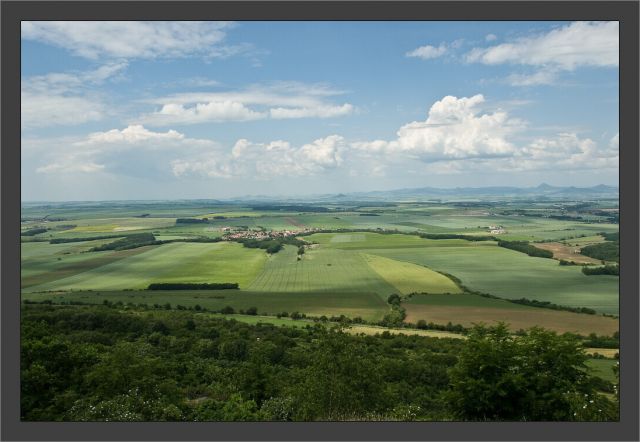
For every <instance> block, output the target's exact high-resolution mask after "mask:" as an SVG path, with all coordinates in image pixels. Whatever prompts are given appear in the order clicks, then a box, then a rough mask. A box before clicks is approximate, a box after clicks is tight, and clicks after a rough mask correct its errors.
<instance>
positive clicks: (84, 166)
mask: <svg viewBox="0 0 640 442" xmlns="http://www.w3.org/2000/svg"><path fill="white" fill-rule="evenodd" d="M102 169H104V165H102V164H96V163H76V162H69V161H68V162H65V163H51V164H48V165H46V166H42V167H38V168H37V169H36V172H37V173H74V172H80V173H94V172H100V171H101V170H102Z"/></svg>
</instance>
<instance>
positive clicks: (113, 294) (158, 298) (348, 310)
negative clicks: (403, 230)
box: [22, 290, 389, 321]
mask: <svg viewBox="0 0 640 442" xmlns="http://www.w3.org/2000/svg"><path fill="white" fill-rule="evenodd" d="M22 298H23V299H24V300H31V301H42V300H46V299H51V300H53V301H56V302H68V301H80V302H84V303H92V304H102V303H103V302H104V300H105V299H106V300H109V301H111V302H118V301H120V302H122V303H125V304H126V303H128V302H132V303H134V304H147V305H149V306H152V305H153V304H158V305H164V304H166V303H169V304H171V305H172V306H173V307H176V306H178V305H182V306H184V307H194V306H196V305H200V306H201V307H205V308H207V309H209V310H219V309H221V308H224V307H226V306H230V307H233V308H234V309H235V310H236V311H239V310H241V309H242V310H245V309H247V308H249V307H257V309H258V312H259V313H261V314H270V315H276V314H278V313H281V312H288V313H292V312H295V311H297V312H299V313H305V314H307V315H313V316H322V315H325V316H327V317H331V316H340V315H345V316H349V317H356V316H360V317H361V318H363V319H366V320H371V321H376V320H380V319H382V317H383V316H384V315H385V314H386V313H387V312H388V311H389V306H388V305H387V304H386V303H385V302H384V301H383V300H382V299H380V297H379V296H377V295H376V294H374V293H353V292H352V293H339V292H331V293H295V292H291V293H264V292H251V291H242V290H216V291H192V290H179V291H169V290H167V291H164V290H162V291H147V290H134V291H106V290H105V291H103V290H100V291H74V292H59V293H23V295H22Z"/></svg>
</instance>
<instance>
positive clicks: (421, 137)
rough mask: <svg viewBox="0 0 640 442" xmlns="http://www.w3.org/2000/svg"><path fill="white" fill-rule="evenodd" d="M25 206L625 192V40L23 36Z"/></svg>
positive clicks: (557, 30) (329, 32)
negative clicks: (510, 189)
mask: <svg viewBox="0 0 640 442" xmlns="http://www.w3.org/2000/svg"><path fill="white" fill-rule="evenodd" d="M21 29H22V38H21V40H22V41H21V46H22V54H21V134H22V137H21V138H22V145H21V177H22V190H21V191H22V200H23V201H74V200H83V201H88V200H92V201H96V200H121V199H134V200H139V199H193V198H214V199H215V198H233V197H238V196H247V195H266V196H295V195H306V194H324V193H346V192H356V191H371V190H392V189H400V188H412V187H483V186H519V187H529V186H537V185H539V184H540V183H543V182H545V183H548V184H552V185H559V186H565V185H574V186H593V185H597V184H608V185H617V183H618V87H619V85H618V73H619V68H618V66H619V63H618V22H560V21H553V22H551V21H549V22H523V21H519V22H504V21H502V22H490V21H485V22H443V21H439V22H108V21H102V22H51V21H50V22H22V28H21Z"/></svg>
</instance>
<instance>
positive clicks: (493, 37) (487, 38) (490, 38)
mask: <svg viewBox="0 0 640 442" xmlns="http://www.w3.org/2000/svg"><path fill="white" fill-rule="evenodd" d="M484 39H485V41H495V40H497V39H498V37H497V36H496V34H487V35H486V36H485V37H484Z"/></svg>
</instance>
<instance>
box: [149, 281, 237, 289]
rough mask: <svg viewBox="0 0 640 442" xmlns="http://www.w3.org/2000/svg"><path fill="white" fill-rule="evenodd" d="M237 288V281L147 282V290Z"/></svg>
mask: <svg viewBox="0 0 640 442" xmlns="http://www.w3.org/2000/svg"><path fill="white" fill-rule="evenodd" d="M237 288H238V283H237V282H221V283H211V282H208V283H207V282H202V283H197V282H154V283H151V284H149V286H148V287H147V290H227V289H237Z"/></svg>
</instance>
